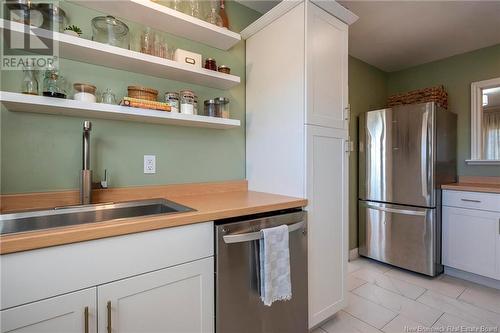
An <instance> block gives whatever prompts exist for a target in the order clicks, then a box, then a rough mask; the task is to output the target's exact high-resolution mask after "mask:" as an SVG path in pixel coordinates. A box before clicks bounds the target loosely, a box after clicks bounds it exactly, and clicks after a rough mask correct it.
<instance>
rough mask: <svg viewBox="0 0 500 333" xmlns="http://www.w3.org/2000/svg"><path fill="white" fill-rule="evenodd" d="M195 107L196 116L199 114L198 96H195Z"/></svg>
mask: <svg viewBox="0 0 500 333" xmlns="http://www.w3.org/2000/svg"><path fill="white" fill-rule="evenodd" d="M193 106H194V114H198V96H196V95H194V102H193Z"/></svg>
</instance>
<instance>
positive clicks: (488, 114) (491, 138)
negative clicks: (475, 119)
mask: <svg viewBox="0 0 500 333" xmlns="http://www.w3.org/2000/svg"><path fill="white" fill-rule="evenodd" d="M483 150H484V159H486V160H500V109H496V110H491V111H486V110H484V112H483Z"/></svg>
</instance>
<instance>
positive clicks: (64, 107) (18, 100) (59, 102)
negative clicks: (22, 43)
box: [0, 91, 240, 129]
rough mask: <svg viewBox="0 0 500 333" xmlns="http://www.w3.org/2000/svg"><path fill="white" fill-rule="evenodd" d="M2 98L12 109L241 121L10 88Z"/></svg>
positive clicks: (220, 124) (165, 120) (191, 122)
mask: <svg viewBox="0 0 500 333" xmlns="http://www.w3.org/2000/svg"><path fill="white" fill-rule="evenodd" d="M0 101H1V103H2V104H3V105H4V106H5V107H6V108H7V109H8V110H9V111H20V112H30V113H45V114H54V115H64V116H72V117H89V118H100V119H113V120H124V121H135V122H142V123H151V124H163V125H178V126H189V127H207V128H215V129H229V128H235V127H239V126H240V121H239V120H235V119H224V118H216V117H206V116H198V115H189V114H181V113H171V112H165V111H155V110H147V109H139V108H132V107H128V106H120V105H111V104H102V103H85V102H80V101H75V100H72V99H59V98H53V97H45V96H34V95H24V94H20V93H13V92H6V91H0Z"/></svg>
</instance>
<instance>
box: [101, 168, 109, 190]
mask: <svg viewBox="0 0 500 333" xmlns="http://www.w3.org/2000/svg"><path fill="white" fill-rule="evenodd" d="M101 188H108V170H107V169H104V179H103V180H101Z"/></svg>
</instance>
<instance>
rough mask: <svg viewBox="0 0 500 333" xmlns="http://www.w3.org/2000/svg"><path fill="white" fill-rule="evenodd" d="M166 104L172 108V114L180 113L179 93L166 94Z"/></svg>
mask: <svg viewBox="0 0 500 333" xmlns="http://www.w3.org/2000/svg"><path fill="white" fill-rule="evenodd" d="M165 103H167V104H168V105H169V106H170V112H175V113H179V93H176V92H166V93H165Z"/></svg>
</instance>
